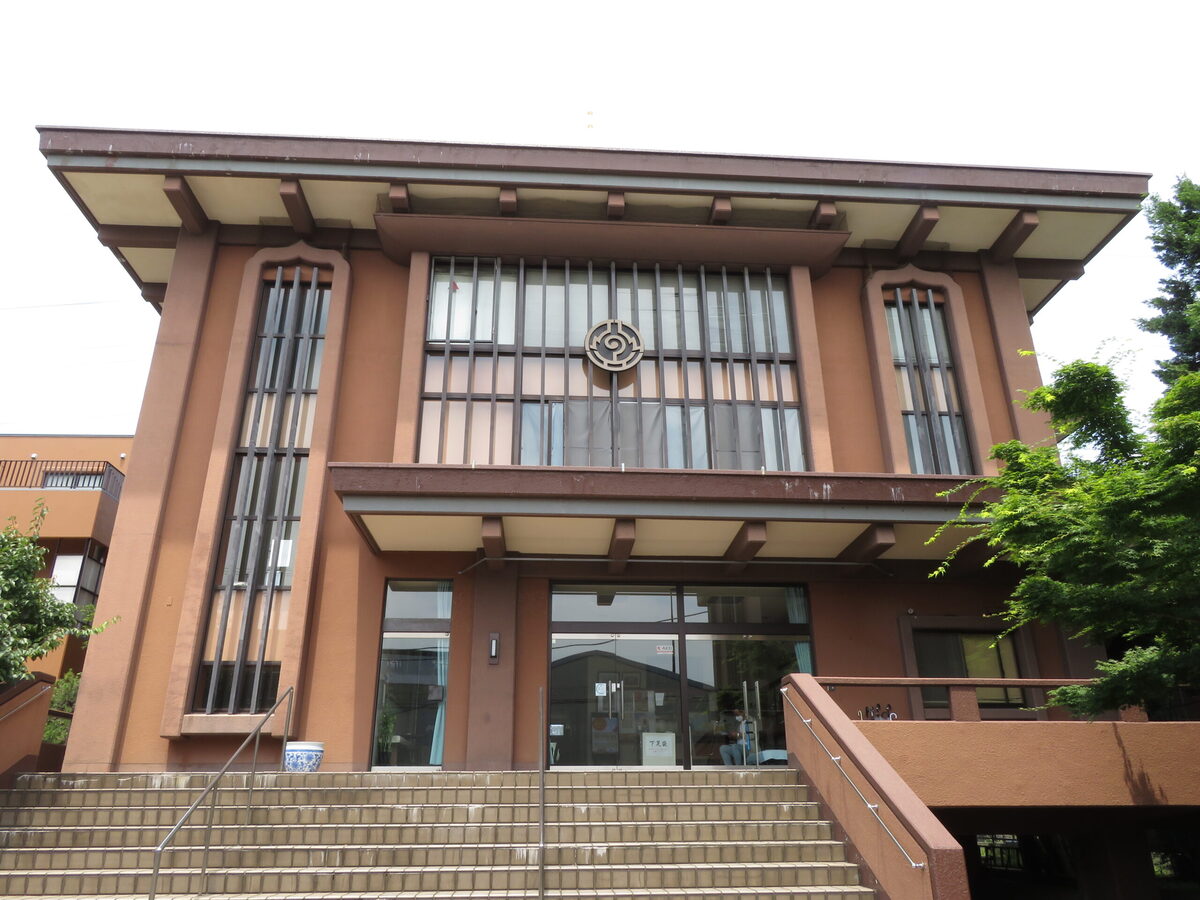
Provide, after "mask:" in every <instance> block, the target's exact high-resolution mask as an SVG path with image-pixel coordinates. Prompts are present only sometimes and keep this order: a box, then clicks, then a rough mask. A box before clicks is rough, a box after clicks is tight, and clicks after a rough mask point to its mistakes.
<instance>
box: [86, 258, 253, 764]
mask: <svg viewBox="0 0 1200 900" xmlns="http://www.w3.org/2000/svg"><path fill="white" fill-rule="evenodd" d="M252 253H253V250H252V248H243V247H223V248H221V249H220V251H219V253H218V255H217V259H216V262H215V265H214V269H213V276H212V284H211V288H210V291H209V299H208V305H207V312H206V315H205V317H204V321H203V323H202V327H201V331H200V346H199V349H198V352H197V356H196V363H195V369H194V372H193V375H192V379H191V382H190V384H189V386H188V393H187V405H186V410H185V415H184V418H183V422H182V425H181V428H180V433H179V441H178V444H177V445H176V446H175V447H163V448H161V450H160V451H159V452H162V453H173V454H174V455H175V466H174V469H173V470H172V475H171V481H170V486H169V489H168V490H167V498H166V508H165V510H164V515H163V521H162V528H161V532H160V538H159V544H158V556H157V560H156V564H155V566H154V571H153V577H152V580H151V583H150V602H149V603H148V604H147V607H146V614H145V619H144V622H145V624H144V628H143V635H142V639H141V640H140V641H139V643H138V645H137V648H136V650H135V653H136V657H137V664H136V666H135V667H134V670H135V671H136V673H137V677H136V679H135V681H134V684H133V691H132V694H131V696H130V702H129V710H128V713H127V716H126V719H125V728H124V734H123V740H122V743H121V746H120V749H119V751H118V752H119V756H118V759H119V764H120V768H121V769H124V770H132V771H137V770H141V769H150V770H153V769H158V768H162V767H163V766H164V765H167V764H168V759H170V760H171V765H178V766H181V767H186V766H188V765H190V764H192V765H194V763H192V762H190V761H189V754H190V753H194V752H195V750H194V749H192V748H184V747H175V748H174V749H173V751H171V752H169V751H168V744H167V742H166V741H164V740H163V739H162V738H161V737H159V723H160V722H161V720H162V710H163V703H164V700H165V698H166V695H167V693H166V692H167V686H168V673H169V672H170V666H171V662H172V660H173V658H174V656H175V653H176V652H177V648H178V644H177V642H176V640H175V636H176V635H177V633H178V630H179V620H180V612H181V601H182V597H183V592H184V586H185V583H186V580H187V574H188V564H189V562H190V561H191V556H192V546H193V542H194V540H195V535H196V530H197V517H198V515H199V512H200V508H201V504H202V499H203V495H204V492H205V488H206V485H205V475H206V473H207V471H208V461H209V456H210V454H212V453H213V452H217V451H216V450H215V449H214V447H213V440H214V436H213V421H214V419H215V418H216V414H217V407H218V406H219V404H220V395H221V380H222V376H223V374H224V372H225V365H226V361H227V358H228V353H229V344H230V337H231V333H232V327H233V319H234V313H235V310H236V304H237V295H238V286H239V284H240V283H241V279H242V269H243V267H244V266H245V263H246V260H247V259H249V257H250V256H251V255H252ZM156 414H157V413H156V411H155V410H153V409H146V408H143V409H142V418H143V420H144V419H145V418H146V417H148V416H155V415H156ZM163 414H164V415H165V414H166V411H165V410H164V411H163ZM119 540H121V535H120V533H119V532H118V533H117V534H116V535H114V541H119ZM110 587H112V586H110V585H108V584H106V585H105V586H104V588H102V590H101V595H100V606H99V613H100V614H101V615H102V614H103V610H104V604H105V602H106V591H107V590H109V589H110ZM113 627H114V628H118V627H121V626H120V623H118V624H117V625H114V626H113ZM101 639H103V635H101V636H100V638H97V639H96V640H101ZM88 674H89V677H90V676H91V675H92V672H91V671H90V669H89V673H88ZM73 737H74V735H72V738H73ZM236 746H237V744H236V743H234V744H233V746H232V747H230V748H229V749H230V750H232V749H233V748H234V747H236ZM193 758H194V757H193Z"/></svg>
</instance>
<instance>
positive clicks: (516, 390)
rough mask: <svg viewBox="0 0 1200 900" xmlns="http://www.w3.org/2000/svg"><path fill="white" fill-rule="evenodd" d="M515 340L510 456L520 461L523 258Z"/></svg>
mask: <svg viewBox="0 0 1200 900" xmlns="http://www.w3.org/2000/svg"><path fill="white" fill-rule="evenodd" d="M514 327H515V329H516V342H517V345H516V347H515V354H514V356H513V428H512V458H513V462H515V463H517V464H520V463H521V461H522V460H521V432H522V431H523V430H524V429H523V428H522V427H521V426H522V423H523V422H524V420H525V419H524V416H525V403H524V401H523V400H522V399H521V396H522V393H523V392H524V390H525V260H524V258H522V259H518V260H517V321H516V324H515V326H514Z"/></svg>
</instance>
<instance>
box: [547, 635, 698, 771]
mask: <svg viewBox="0 0 1200 900" xmlns="http://www.w3.org/2000/svg"><path fill="white" fill-rule="evenodd" d="M679 662H680V660H679V641H678V636H677V635H674V634H556V635H554V636H553V637H552V638H551V642H550V721H549V725H550V727H549V732H550V734H549V742H550V743H549V757H550V763H551V764H552V765H565V766H664V765H665V766H674V765H682V764H683V754H684V745H683V741H682V740H681V739H680V719H681V709H682V707H681V703H680V692H679V674H680V673H679Z"/></svg>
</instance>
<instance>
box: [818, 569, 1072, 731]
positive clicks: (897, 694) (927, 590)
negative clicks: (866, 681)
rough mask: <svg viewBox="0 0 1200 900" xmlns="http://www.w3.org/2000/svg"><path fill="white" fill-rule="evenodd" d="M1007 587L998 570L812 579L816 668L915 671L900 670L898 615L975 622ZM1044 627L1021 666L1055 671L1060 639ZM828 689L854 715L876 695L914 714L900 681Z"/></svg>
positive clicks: (826, 672)
mask: <svg viewBox="0 0 1200 900" xmlns="http://www.w3.org/2000/svg"><path fill="white" fill-rule="evenodd" d="M914 566H915V567H916V568H917V569H918V570H931V569H932V568H933V566H934V563H932V562H931V563H928V564H914ZM1010 589H1011V582H1010V581H1008V580H1006V579H1005V577H1004V576H1002V575H1000V576H996V575H993V577H991V578H986V579H985V578H958V579H955V578H944V579H939V580H937V581H930V580H929V579H927V578H922V577H921V576H920V575H916V576H915V577H909V578H904V577H900V576H897V577H893V578H871V579H869V580H867V579H864V580H849V579H846V580H840V581H812V582H809V584H808V595H809V604H810V612H811V617H812V641H813V664H814V668H815V669H816V674H817V675H820V676H836V675H846V676H854V675H857V676H862V677H875V676H877V677H884V676H889V675H897V676H898V675H905V674H909V675H914V676H915V675H916V674H917V673H916V672H907V673H906V670H905V661H904V652H903V645H902V643H901V628H900V620H901V617H906V616H910V615H914V616H922V617H930V616H958V617H963V619H964V621H971V623H972V625H973V624H974V621H975V620H978V618H979V617H980V616H985V615H988V614H991V613H995V612H997V611H999V610H1000V609H1001V608H1002V607H1003V603H1004V598H1005V597H1006V596H1008V593H1009V590H1010ZM910 610H911V612H910ZM967 627H970V626H967ZM996 628H997V630H998V631H999V630H1000V629H1001V628H1002V623H1001V622H1000V621H999V620H997V624H996ZM1045 631H1046V632H1047V634H1048V636H1046V637H1045V638H1044V639H1042V640H1040V641H1039V640H1036V639H1035V640H1034V646H1035V648H1036V654H1035V660H1034V662H1036V664H1037V673H1034V672H1022V674H1025V675H1029V676H1032V675H1034V674H1039V673H1040V674H1060V672H1061V670H1062V659H1061V649H1060V648H1061V645H1060V644H1059V643H1058V642H1057V640H1056V633H1055V632H1052V631H1050V630H1049V629H1046V630H1045ZM832 696H833V698H834V699H835V700H836V701H837V704H838V706H840V707H841V708H842V710H843V711H845V712H846V714H847V715H849V716H850V717H851V718H855V717H856V716H857V714H858V711H859V710H861V709H862V708H863V707H865V706H874V705H875V704H876V703H878V704H880V705H881V706H883V705H886V704H888V703H890V704H892V707H893V709H894V710H895V711H896V713H897V715H898V716H900V718H902V719H910V718H913V710H912V708H911V704H910V699H909V692H908V690H907V689H905V688H901V687H894V688H889V687H853V686H846V685H841V686H838V687H836V688H835V689H834V690H833V691H832Z"/></svg>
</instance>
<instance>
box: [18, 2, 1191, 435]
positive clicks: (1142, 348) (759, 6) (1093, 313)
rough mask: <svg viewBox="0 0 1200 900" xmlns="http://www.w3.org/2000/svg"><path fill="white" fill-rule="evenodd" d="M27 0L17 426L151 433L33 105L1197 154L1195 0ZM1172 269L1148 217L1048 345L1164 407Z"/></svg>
mask: <svg viewBox="0 0 1200 900" xmlns="http://www.w3.org/2000/svg"><path fill="white" fill-rule="evenodd" d="M835 6H836V8H835ZM7 10H8V11H7V12H6V13H5V18H6V25H7V26H8V27H7V28H6V32H7V34H6V37H7V40H6V41H5V45H6V46H5V47H4V52H3V54H2V55H0V84H3V85H4V86H5V87H4V92H5V98H4V100H3V105H2V106H0V154H2V155H3V159H2V164H0V179H2V181H0V199H2V202H3V209H2V211H0V223H2V224H0V229H3V230H2V233H0V239H2V243H0V246H3V247H5V248H6V249H7V250H8V253H9V257H8V260H7V265H6V271H7V272H8V277H7V280H6V284H5V290H3V292H0V360H2V361H3V367H4V368H3V371H4V382H5V389H4V390H3V392H2V393H0V433H22V432H28V433H58V432H62V433H130V432H132V431H133V429H134V427H135V425H136V422H137V412H138V407H139V405H140V403H141V397H142V391H143V388H144V385H145V378H146V371H147V368H148V366H149V362H150V354H151V351H152V349H153V342H154V335H155V330H156V328H157V324H158V317H157V315H156V314H155V313H154V312H153V310H152V309H151V308H150V307H149V305H148V304H146V303H145V302H144V301H142V300H141V299H140V297H139V295H138V292H137V290H136V287H135V285H134V284H133V282H132V281H131V280H130V279H129V277H128V276H127V275H126V274H125V272H124V270H123V269H122V268H121V267H120V266H119V265H118V263H117V262H116V260H115V259H114V258H113V256H112V255H111V253H110V252H109V251H108V250H105V249H104V248H102V247H100V245H99V244H98V243H97V242H96V240H95V237H94V234H93V232H92V229H91V227H90V226H89V225H88V224H87V222H86V221H85V220H84V218H83V216H82V215H80V213H79V212H78V211H77V210H76V209H75V207H74V204H73V203H72V202H71V201H70V199H69V198H68V197H67V195H66V194H65V193H64V192H63V191H62V189H61V188H60V187H59V186H58V184H57V182H56V181H55V180H54V179H53V178H52V177H51V175H50V174H49V172H48V170H47V169H46V166H45V163H44V160H43V158H42V157H41V155H40V154H39V153H38V151H37V134H36V133H35V131H34V126H35V125H37V124H49V125H90V126H106V127H119V128H150V129H177V130H197V131H230V132H254V133H266V134H305V135H320V136H338V137H369V138H383V139H414V140H449V141H473V142H489V143H515V144H543V145H544V144H551V145H567V146H595V147H625V148H635V149H664V150H703V151H717V152H734V153H738V152H745V153H766V154H778V155H788V156H814V157H837V158H851V159H888V160H909V161H923V162H946V163H974V164H988V165H1019V166H1045V167H1051V168H1078V169H1110V170H1120V171H1134V172H1149V173H1153V174H1154V176H1155V178H1154V180H1153V181H1152V183H1151V186H1152V189H1153V190H1155V191H1158V192H1162V193H1165V192H1169V191H1170V189H1171V185H1172V184H1173V182H1174V179H1175V177H1176V176H1177V175H1179V174H1181V173H1184V172H1190V174H1191V175H1192V176H1193V177H1198V176H1200V126H1198V124H1197V123H1198V121H1200V117H1197V115H1196V114H1195V103H1196V98H1195V95H1194V91H1195V90H1196V86H1197V63H1196V55H1195V45H1194V38H1195V34H1196V33H1197V25H1200V4H1197V3H1195V2H1191V0H1178V2H1173V3H1169V2H1153V0H1151V2H1146V0H1143V2H1140V3H1138V4H1129V3H1107V2H1095V0H1093V2H1088V3H1075V2H1049V3H1048V2H1045V0H1041V2H1037V3H1026V2H1008V3H1003V4H1001V3H986V4H985V3H967V2H961V0H960V2H952V3H940V2H939V3H922V2H915V3H904V4H899V3H895V2H887V3H875V2H864V0H859V2H856V3H845V4H841V5H835V4H824V3H823V4H819V5H818V4H815V3H809V2H804V0H792V2H787V3H777V4H776V3H756V2H752V0H751V2H740V3H723V4H710V3H700V2H694V0H693V2H687V3H667V2H654V0H641V2H635V3H626V2H615V0H609V2H605V3H601V4H584V3H566V2H557V3H532V2H522V0H508V2H504V3H486V4H483V3H471V2H459V3H455V4H443V5H437V4H420V5H417V4H406V3H398V2H391V3H375V2H367V0H360V2H356V3H338V4H331V3H322V4H317V3H310V2H296V0H293V2H288V3H257V2H248V0H242V2H239V3H226V2H220V0H207V2H205V3H197V4H170V3H162V2H155V3H122V2H119V0H118V2H110V3H105V4H98V3H88V4H82V3H76V2H58V3H53V4H50V3H43V4H36V5H35V4H31V3H23V4H16V3H14V4H11V5H9V6H8V7H7ZM914 113H917V114H919V115H918V116H914V115H913V114H914ZM914 121H919V122H921V123H923V124H922V125H921V126H919V127H914V126H913V125H912V123H913V122H914ZM1162 274H1163V272H1162V270H1161V269H1160V267H1159V266H1158V264H1157V262H1156V261H1155V259H1154V257H1153V254H1152V252H1151V248H1150V245H1149V242H1148V240H1147V239H1146V228H1145V225H1144V223H1143V222H1142V221H1141V220H1139V221H1138V222H1137V223H1136V224H1133V225H1130V226H1129V227H1127V228H1126V229H1125V231H1124V232H1123V233H1122V235H1121V236H1120V237H1118V238H1117V240H1115V241H1114V242H1113V243H1112V244H1110V245H1109V246H1108V248H1107V249H1106V250H1104V251H1103V252H1102V253H1101V255H1100V256H1099V257H1098V258H1097V259H1096V260H1095V261H1094V262H1093V263H1092V265H1091V266H1090V267H1089V269H1088V273H1087V274H1086V275H1085V277H1084V278H1083V280H1082V281H1081V282H1076V283H1074V284H1071V285H1069V286H1068V287H1067V288H1066V289H1064V290H1063V291H1062V292H1060V293H1059V295H1058V296H1057V297H1056V298H1055V299H1054V300H1053V301H1052V302H1051V304H1050V306H1049V307H1048V308H1047V309H1046V310H1045V311H1043V312H1042V313H1041V314H1040V315H1039V316H1038V319H1037V321H1036V323H1035V329H1034V336H1035V340H1036V341H1037V343H1038V349H1039V351H1040V352H1041V353H1042V355H1043V357H1045V356H1047V355H1048V356H1052V357H1054V358H1057V359H1059V360H1069V359H1073V358H1076V357H1080V356H1083V357H1091V356H1092V355H1094V354H1095V353H1096V352H1097V350H1098V349H1099V348H1100V347H1101V345H1102V344H1103V343H1104V342H1105V341H1108V342H1109V343H1108V344H1107V345H1106V346H1105V347H1104V348H1103V350H1101V352H1102V354H1103V355H1105V356H1111V355H1113V354H1114V353H1117V352H1121V351H1124V352H1127V353H1128V357H1127V358H1126V360H1125V362H1124V363H1123V364H1122V365H1123V371H1125V372H1126V374H1127V375H1128V376H1129V378H1130V380H1131V384H1132V385H1133V388H1134V390H1133V396H1132V402H1133V405H1134V406H1135V407H1137V408H1143V409H1144V408H1145V407H1147V406H1148V405H1149V404H1150V403H1151V402H1152V401H1153V399H1154V398H1155V396H1157V394H1158V392H1159V385H1158V382H1157V381H1156V380H1155V379H1154V378H1153V377H1152V376H1151V375H1150V374H1149V373H1150V370H1151V368H1152V363H1153V360H1154V359H1156V358H1159V357H1162V356H1164V355H1166V349H1165V342H1162V341H1159V340H1157V339H1151V338H1150V337H1149V336H1146V335H1143V334H1142V333H1141V332H1139V331H1138V330H1137V328H1136V326H1135V325H1134V323H1133V320H1134V319H1135V318H1137V317H1138V316H1140V315H1145V309H1144V307H1143V306H1142V302H1143V301H1144V300H1145V299H1147V298H1149V297H1151V296H1154V294H1155V293H1156V290H1157V280H1158V279H1159V278H1160V277H1162ZM1043 365H1044V366H1045V363H1043Z"/></svg>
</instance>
